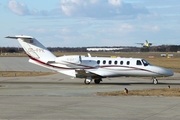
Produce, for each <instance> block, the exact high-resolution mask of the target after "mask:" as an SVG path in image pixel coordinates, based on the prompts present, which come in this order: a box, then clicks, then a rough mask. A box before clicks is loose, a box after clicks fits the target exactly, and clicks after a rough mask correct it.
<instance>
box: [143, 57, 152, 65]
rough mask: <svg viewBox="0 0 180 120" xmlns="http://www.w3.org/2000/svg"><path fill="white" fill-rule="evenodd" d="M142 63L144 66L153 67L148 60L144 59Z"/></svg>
mask: <svg viewBox="0 0 180 120" xmlns="http://www.w3.org/2000/svg"><path fill="white" fill-rule="evenodd" d="M142 63H143V64H144V66H152V65H151V64H150V63H149V62H148V61H147V60H145V59H142Z"/></svg>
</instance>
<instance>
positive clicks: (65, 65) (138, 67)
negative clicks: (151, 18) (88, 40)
mask: <svg viewBox="0 0 180 120" xmlns="http://www.w3.org/2000/svg"><path fill="white" fill-rule="evenodd" d="M5 38H12V39H17V40H18V41H19V43H20V44H21V46H22V47H23V48H24V50H25V52H26V53H27V55H28V56H29V58H30V59H29V62H31V63H34V64H36V65H40V66H42V67H46V68H49V69H52V70H55V71H58V72H60V73H63V74H66V75H69V76H72V77H77V78H85V80H84V83H85V84H90V82H91V81H92V80H94V82H95V83H96V84H99V83H100V82H101V81H102V78H106V77H121V76H128V77H129V76H134V77H135V76H136V77H141V76H142V77H152V78H153V83H154V84H157V83H158V80H157V79H156V77H167V76H172V75H173V74H174V73H173V72H172V71H171V70H168V69H165V68H162V67H158V66H153V65H152V64H150V63H149V62H148V61H146V60H145V59H142V58H109V57H92V56H91V55H90V54H88V57H86V56H80V55H70V56H60V57H56V56H55V55H54V54H52V53H51V52H50V51H49V50H48V49H47V48H46V47H44V46H43V45H42V44H41V43H40V42H38V41H37V40H36V39H35V38H33V37H31V36H24V35H17V36H7V37H5Z"/></svg>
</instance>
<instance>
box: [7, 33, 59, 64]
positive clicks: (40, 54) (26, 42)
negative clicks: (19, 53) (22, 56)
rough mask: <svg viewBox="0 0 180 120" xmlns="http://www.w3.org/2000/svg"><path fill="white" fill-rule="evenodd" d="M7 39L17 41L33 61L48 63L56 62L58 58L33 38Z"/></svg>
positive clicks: (17, 37) (19, 36)
mask: <svg viewBox="0 0 180 120" xmlns="http://www.w3.org/2000/svg"><path fill="white" fill-rule="evenodd" d="M5 38H11V39H17V40H18V41H19V43H20V44H21V46H22V47H23V49H24V50H25V52H26V53H27V54H28V56H29V57H30V58H31V59H36V60H40V61H42V62H45V63H47V62H48V61H54V60H55V58H56V56H55V55H54V54H52V53H51V52H50V51H49V50H48V49H47V48H46V47H44V46H43V45H42V44H41V43H40V42H39V41H37V40H36V39H35V38H33V37H31V36H24V35H18V36H14V37H12V36H7V37H5Z"/></svg>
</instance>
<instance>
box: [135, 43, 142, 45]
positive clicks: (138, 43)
mask: <svg viewBox="0 0 180 120" xmlns="http://www.w3.org/2000/svg"><path fill="white" fill-rule="evenodd" d="M136 44H140V45H144V43H136Z"/></svg>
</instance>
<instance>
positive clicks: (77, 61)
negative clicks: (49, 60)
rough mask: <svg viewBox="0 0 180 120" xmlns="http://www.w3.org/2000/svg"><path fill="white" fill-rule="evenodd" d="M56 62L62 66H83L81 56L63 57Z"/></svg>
mask: <svg viewBox="0 0 180 120" xmlns="http://www.w3.org/2000/svg"><path fill="white" fill-rule="evenodd" d="M55 62H56V63H61V64H72V63H73V64H81V62H82V58H81V56H80V55H71V56H61V57H57V58H56V59H55Z"/></svg>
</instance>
